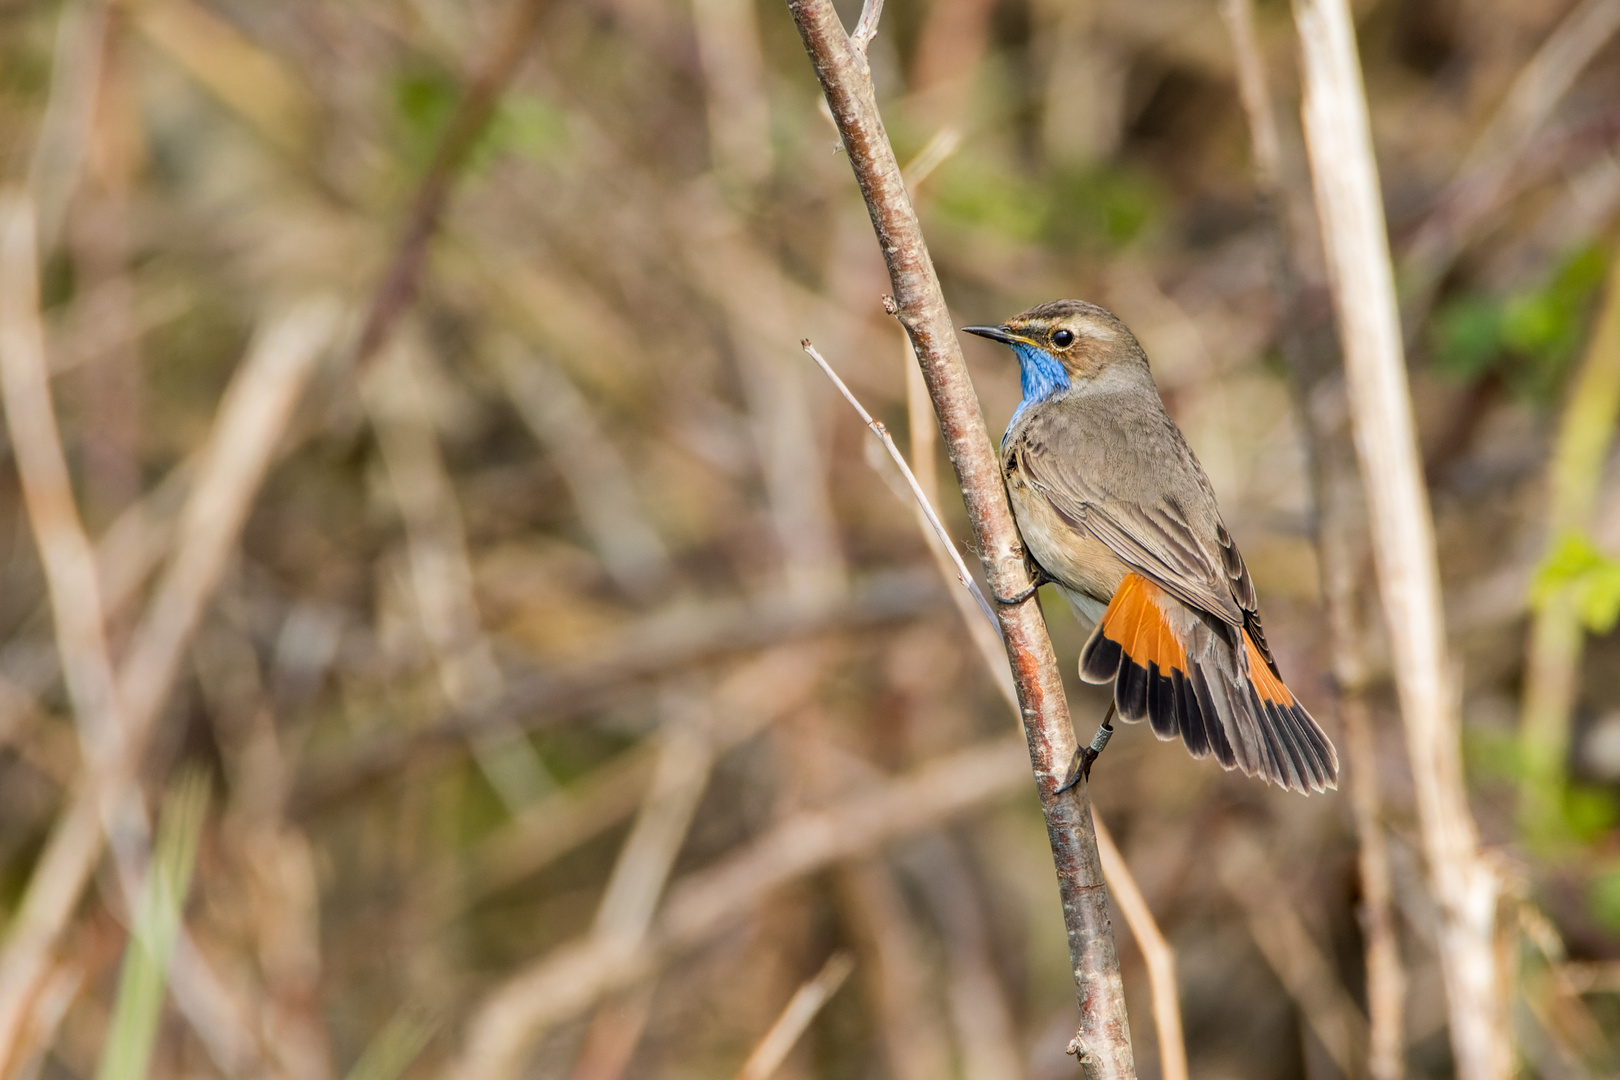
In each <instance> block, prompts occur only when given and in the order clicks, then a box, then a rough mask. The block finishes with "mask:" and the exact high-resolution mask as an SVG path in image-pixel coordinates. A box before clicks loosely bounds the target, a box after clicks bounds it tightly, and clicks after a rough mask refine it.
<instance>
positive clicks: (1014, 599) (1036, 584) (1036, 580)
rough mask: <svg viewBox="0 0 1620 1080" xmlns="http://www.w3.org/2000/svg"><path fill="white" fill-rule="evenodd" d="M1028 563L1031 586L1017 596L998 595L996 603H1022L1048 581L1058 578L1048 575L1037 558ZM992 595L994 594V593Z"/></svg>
mask: <svg viewBox="0 0 1620 1080" xmlns="http://www.w3.org/2000/svg"><path fill="white" fill-rule="evenodd" d="M1028 565H1029V571H1030V573H1029V577H1030V582H1031V584H1030V586H1029V588H1027V589H1025V590H1024V591H1023V592H1021V593H1019V594H1018V595H1017V596H997V597H996V603H998V604H1001V605H1003V606H1005V607H1011V606H1012V605H1014V604H1022V603H1023V602H1024V601H1025V600H1028V599H1029V598H1030V597H1032V596H1034V595H1035V594H1036V593H1037V592H1039V591H1040V589H1041V586H1042V585H1045V584H1047V583H1048V582H1053V581H1056V580H1057V579H1056V578H1053V577H1050V576H1048V575H1047V573H1046V571H1045V570H1042V569H1041V567H1040V564H1039V563H1037V562H1035V560H1033V559H1030V560H1028ZM992 595H994V593H992Z"/></svg>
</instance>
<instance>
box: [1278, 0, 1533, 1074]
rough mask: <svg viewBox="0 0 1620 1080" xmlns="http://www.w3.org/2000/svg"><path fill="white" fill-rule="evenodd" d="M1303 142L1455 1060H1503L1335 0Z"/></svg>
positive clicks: (1409, 437) (1507, 1061)
mask: <svg viewBox="0 0 1620 1080" xmlns="http://www.w3.org/2000/svg"><path fill="white" fill-rule="evenodd" d="M1294 18H1295V22H1296V24H1297V26H1298V30H1299V39H1300V45H1301V54H1302V57H1303V64H1302V69H1303V79H1304V89H1305V102H1304V117H1305V140H1306V147H1307V149H1308V151H1309V154H1310V162H1311V177H1312V182H1313V184H1314V186H1315V190H1316V201H1317V212H1318V215H1319V220H1320V224H1321V229H1322V240H1323V246H1324V248H1325V249H1326V253H1327V259H1328V265H1329V267H1330V269H1331V272H1330V274H1329V278H1330V281H1331V282H1332V287H1333V301H1334V311H1335V313H1336V315H1337V318H1338V331H1339V340H1340V344H1341V347H1342V349H1343V351H1344V358H1345V372H1346V375H1347V380H1348V385H1349V391H1350V413H1351V418H1352V421H1353V424H1354V430H1355V438H1356V450H1357V453H1358V456H1359V457H1360V460H1361V471H1362V475H1364V476H1367V477H1370V478H1373V480H1372V481H1371V482H1369V483H1368V484H1367V500H1368V508H1369V510H1370V512H1371V523H1372V539H1373V556H1374V562H1375V564H1376V566H1377V569H1378V585H1379V592H1380V596H1381V598H1382V600H1383V608H1384V617H1385V624H1386V626H1387V628H1388V631H1389V637H1390V642H1391V649H1390V651H1391V653H1392V654H1393V657H1394V661H1395V677H1396V688H1397V690H1398V692H1399V697H1400V702H1401V715H1402V719H1403V720H1404V722H1405V727H1406V737H1407V752H1408V754H1409V756H1410V758H1411V765H1412V777H1413V781H1414V786H1415V788H1416V793H1417V805H1418V820H1419V824H1420V826H1421V828H1422V833H1423V842H1424V851H1425V854H1426V856H1427V860H1428V864H1429V867H1428V868H1429V874H1430V878H1431V886H1432V889H1433V892H1434V897H1435V900H1436V902H1437V904H1438V907H1439V911H1440V920H1439V921H1440V927H1439V931H1440V934H1439V936H1440V960H1441V969H1442V972H1443V974H1444V977H1445V984H1446V995H1447V1004H1448V1007H1449V1015H1450V1020H1451V1044H1452V1048H1453V1051H1454V1053H1455V1055H1456V1060H1457V1072H1458V1075H1460V1076H1467V1077H1470V1078H1471V1080H1506V1077H1508V1076H1509V1075H1510V1074H1511V1071H1512V1067H1513V1057H1512V1051H1511V1049H1510V1048H1509V1045H1508V1038H1507V1032H1508V1030H1509V1025H1508V1019H1507V1015H1506V1012H1505V1007H1506V1002H1505V1001H1504V1000H1503V990H1502V985H1503V984H1502V981H1501V978H1502V976H1501V973H1500V972H1499V970H1498V968H1499V963H1498V957H1497V953H1496V941H1495V928H1496V904H1497V897H1498V894H1499V891H1500V886H1499V883H1498V881H1497V875H1496V874H1495V872H1494V871H1493V870H1492V868H1491V867H1490V866H1489V865H1488V864H1487V863H1486V861H1485V860H1484V859H1483V858H1482V857H1481V854H1480V850H1479V840H1478V833H1477V831H1476V829H1475V826H1474V820H1473V817H1472V815H1471V814H1470V812H1469V808H1468V796H1467V791H1466V788H1465V787H1464V782H1463V772H1462V752H1461V723H1460V718H1459V716H1458V711H1459V710H1458V703H1457V700H1456V697H1455V694H1454V691H1453V687H1452V678H1451V670H1450V661H1449V659H1448V657H1447V649H1446V639H1445V620H1444V613H1443V610H1442V608H1441V604H1440V574H1439V566H1438V563H1437V558H1436V553H1435V544H1434V524H1433V520H1432V518H1431V517H1430V512H1429V505H1428V497H1427V492H1426V491H1425V489H1424V486H1423V469H1422V459H1421V456H1420V454H1419V451H1418V446H1417V437H1416V432H1415V429H1414V426H1413V421H1412V402H1411V397H1410V395H1409V392H1408V388H1407V385H1406V376H1405V372H1406V366H1405V359H1404V356H1403V349H1402V342H1401V327H1400V314H1399V311H1398V310H1397V307H1396V303H1395V283H1394V274H1393V271H1392V268H1391V266H1390V259H1389V241H1388V236H1387V231H1386V226H1385V222H1384V210H1383V202H1382V197H1381V195H1380V192H1379V185H1378V167H1377V164H1376V162H1375V161H1374V158H1373V148H1372V132H1371V127H1370V124H1369V121H1368V117H1367V99H1366V95H1365V92H1364V90H1363V88H1362V80H1361V65H1360V60H1359V58H1358V56H1357V53H1356V39H1355V29H1354V25H1353V23H1352V21H1351V18H1350V9H1349V5H1348V4H1347V3H1346V2H1345V0H1294Z"/></svg>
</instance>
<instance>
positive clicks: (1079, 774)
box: [1052, 701, 1114, 796]
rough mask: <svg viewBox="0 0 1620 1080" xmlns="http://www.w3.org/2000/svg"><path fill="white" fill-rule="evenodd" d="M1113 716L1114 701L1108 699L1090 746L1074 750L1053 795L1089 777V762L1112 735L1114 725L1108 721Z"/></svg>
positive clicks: (1094, 759) (1094, 758)
mask: <svg viewBox="0 0 1620 1080" xmlns="http://www.w3.org/2000/svg"><path fill="white" fill-rule="evenodd" d="M1113 718H1114V703H1113V702H1112V701H1110V702H1109V703H1108V712H1107V713H1106V714H1105V715H1104V716H1103V722H1102V727H1100V728H1098V729H1097V734H1095V735H1093V736H1092V737H1091V745H1090V746H1082V747H1079V748H1078V749H1076V750H1075V752H1074V760H1073V761H1072V762H1070V763H1069V774H1068V775H1067V776H1065V777H1064V778H1063V786H1062V787H1060V788H1058V789H1057V790H1056V791H1054V792H1053V793H1052V794H1053V795H1054V796H1055V795H1061V794H1063V793H1064V792H1065V791H1068V790H1069V789H1070V788H1072V787H1074V785H1076V784H1078V783H1079V782H1080V781H1081V780H1087V781H1089V780H1090V779H1091V763H1092V762H1094V761H1096V760H1097V759H1098V758H1099V757H1101V756H1102V752H1103V747H1105V746H1107V745H1108V740H1109V739H1111V738H1113V737H1114V726H1113V725H1112V724H1110V723H1109V721H1110V720H1112V719H1113Z"/></svg>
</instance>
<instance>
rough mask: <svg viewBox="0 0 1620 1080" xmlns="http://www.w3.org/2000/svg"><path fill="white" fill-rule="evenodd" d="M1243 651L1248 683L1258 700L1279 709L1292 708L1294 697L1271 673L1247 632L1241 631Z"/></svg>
mask: <svg viewBox="0 0 1620 1080" xmlns="http://www.w3.org/2000/svg"><path fill="white" fill-rule="evenodd" d="M1243 651H1244V653H1245V654H1246V659H1247V660H1248V661H1249V681H1250V682H1251V683H1253V684H1254V692H1255V693H1257V694H1259V695H1260V700H1261V701H1264V702H1268V703H1270V704H1273V705H1276V706H1278V707H1279V708H1284V709H1289V708H1293V705H1294V695H1293V693H1291V692H1290V691H1289V689H1288V687H1286V686H1284V685H1283V681H1282V680H1281V679H1279V678H1277V676H1275V675H1273V674H1272V673H1271V665H1270V664H1268V663H1266V659H1265V657H1264V656H1262V655H1261V653H1260V649H1259V647H1258V646H1256V645H1255V643H1254V638H1252V637H1250V636H1249V632H1248V631H1247V630H1245V631H1243Z"/></svg>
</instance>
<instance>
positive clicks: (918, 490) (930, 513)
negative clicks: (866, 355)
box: [799, 338, 1001, 634]
mask: <svg viewBox="0 0 1620 1080" xmlns="http://www.w3.org/2000/svg"><path fill="white" fill-rule="evenodd" d="M799 344H800V345H802V346H803V347H804V351H805V352H807V353H809V354H810V359H812V360H814V361H815V362H816V366H817V367H819V368H821V370H822V371H823V372H825V373H826V376H827V378H829V379H831V380H832V381H833V385H834V386H836V387H838V392H839V393H840V394H843V395H844V400H845V401H847V402H849V403H850V405H851V406H853V407H854V409H855V411H856V412H857V413H860V416H861V420H862V421H864V422H865V424H866V426H867V427H869V428H871V429H872V431H873V432H874V433H875V434H876V435H877V437H878V438H879V439H881V440H883V448H884V449H885V450H887V451H888V452H889V456H890V457H891V458H893V459H894V463H895V464H896V465H898V466H899V467H900V472H901V474H902V475H904V476H905V478H906V484H907V485H908V486H910V488H911V493H912V494H913V495H914V496H916V498H917V506H918V507H919V508H920V509H921V510H922V512H923V516H924V517H926V518H927V519H928V525H929V527H930V528H932V529H933V530H934V535H935V536H937V537H939V542H940V543H941V544H942V545H944V547H945V550H946V551H948V552H950V555H951V562H952V563H953V564H954V565H955V566H956V580H957V581H959V582H961V583H962V587H963V588H965V589H967V591H968V592H970V593H972V594H973V600H974V602H975V603H977V604H978V605H979V610H980V611H982V612H984V617H985V618H986V619H988V620H989V621H990V625H991V626H993V627H995V630H996V633H997V634H1000V633H1001V626H1000V625H999V624H998V623H997V622H996V613H995V612H994V611H993V610H991V607H990V601H988V600H986V599H985V598H984V593H983V592H982V591H980V589H979V583H978V582H976V581H974V580H973V575H972V574H970V573H968V568H967V564H966V563H964V562H963V561H962V556H961V555H959V554H957V551H956V542H955V541H954V540H952V539H951V534H950V533H948V532H946V531H945V523H944V522H942V521H940V520H939V515H938V514H936V513H935V512H934V507H933V505H932V504H931V503H929V501H928V496H927V495H925V494H924V493H923V489H922V485H920V484H918V483H917V477H916V476H915V475H913V474H912V471H911V466H909V465H907V464H906V458H905V455H904V454H902V453H900V448H899V447H898V446H896V445H894V439H893V438H891V437H890V435H889V429H888V428H887V427H885V426H884V424H883V421H881V420H877V419H875V418H874V417H873V416H872V414H871V413H869V412H867V411H866V406H864V405H862V404H861V402H860V399H859V398H857V397H856V396H855V394H854V393H853V392H852V391H851V390H850V388H849V387H848V386H846V385H844V380H843V379H840V378H839V377H838V373H837V372H836V371H834V370H833V369H832V365H830V364H828V363H827V361H826V360H825V359H824V358H823V357H822V355H821V354H820V353H819V352H817V351H816V347H815V346H814V345H812V344H810V339H809V338H805V339H804V340H803V341H801V342H800V343H799Z"/></svg>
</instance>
